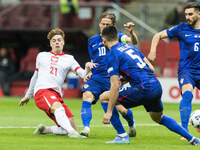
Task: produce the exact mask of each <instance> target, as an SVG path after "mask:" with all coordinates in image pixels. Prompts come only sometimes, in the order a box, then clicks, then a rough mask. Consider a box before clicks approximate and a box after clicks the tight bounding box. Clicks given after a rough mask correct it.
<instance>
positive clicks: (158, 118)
mask: <svg viewBox="0 0 200 150" xmlns="http://www.w3.org/2000/svg"><path fill="white" fill-rule="evenodd" d="M149 114H150V116H151V119H152V120H153V121H155V122H156V123H160V121H161V118H162V115H163V113H162V112H149Z"/></svg>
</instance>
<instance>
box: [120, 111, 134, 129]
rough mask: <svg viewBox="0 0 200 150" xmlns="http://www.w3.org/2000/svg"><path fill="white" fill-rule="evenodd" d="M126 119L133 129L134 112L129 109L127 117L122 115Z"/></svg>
mask: <svg viewBox="0 0 200 150" xmlns="http://www.w3.org/2000/svg"><path fill="white" fill-rule="evenodd" d="M122 117H123V118H124V119H126V121H127V122H128V126H129V127H132V126H133V125H134V120H133V112H132V111H131V110H130V109H128V110H127V114H126V115H122Z"/></svg>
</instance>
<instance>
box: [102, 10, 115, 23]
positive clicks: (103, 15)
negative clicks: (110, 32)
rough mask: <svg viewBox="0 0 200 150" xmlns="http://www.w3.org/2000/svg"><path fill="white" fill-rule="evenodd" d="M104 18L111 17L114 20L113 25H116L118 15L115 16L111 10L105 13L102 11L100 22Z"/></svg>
mask: <svg viewBox="0 0 200 150" xmlns="http://www.w3.org/2000/svg"><path fill="white" fill-rule="evenodd" d="M103 18H108V19H110V20H111V21H112V25H115V23H116V16H115V14H113V13H109V12H104V13H102V15H101V16H100V18H99V23H100V22H101V20H102V19H103Z"/></svg>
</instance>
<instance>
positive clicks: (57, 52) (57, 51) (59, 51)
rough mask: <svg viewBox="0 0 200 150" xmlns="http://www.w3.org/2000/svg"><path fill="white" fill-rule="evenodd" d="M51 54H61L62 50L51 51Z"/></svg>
mask: <svg viewBox="0 0 200 150" xmlns="http://www.w3.org/2000/svg"><path fill="white" fill-rule="evenodd" d="M52 52H53V53H54V54H62V52H63V51H62V50H52Z"/></svg>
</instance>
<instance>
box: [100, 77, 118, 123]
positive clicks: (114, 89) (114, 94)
mask: <svg viewBox="0 0 200 150" xmlns="http://www.w3.org/2000/svg"><path fill="white" fill-rule="evenodd" d="M110 82H111V88H110V97H109V103H108V109H107V112H106V113H105V115H104V116H103V120H102V122H103V123H104V124H109V123H110V118H111V117H112V111H113V108H114V106H115V103H116V101H117V98H118V95H119V76H118V75H112V76H111V77H110Z"/></svg>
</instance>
